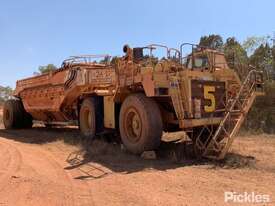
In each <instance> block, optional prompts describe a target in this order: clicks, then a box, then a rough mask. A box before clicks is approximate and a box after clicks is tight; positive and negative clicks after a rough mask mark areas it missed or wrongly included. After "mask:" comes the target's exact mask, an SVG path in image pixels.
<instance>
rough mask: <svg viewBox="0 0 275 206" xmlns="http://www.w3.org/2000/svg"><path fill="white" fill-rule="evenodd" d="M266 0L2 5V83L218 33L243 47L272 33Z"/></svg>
mask: <svg viewBox="0 0 275 206" xmlns="http://www.w3.org/2000/svg"><path fill="white" fill-rule="evenodd" d="M274 8H275V1H272V0H269V1H268V0H261V1H260V0H231V1H229V0H227V1H222V0H205V1H203V0H192V1H184V0H174V1H173V0H151V1H150V0H137V1H132V0H115V1H103V0H101V1H100V0H90V1H89V0H78V1H77V0H55V1H54V0H44V1H41V0H17V1H15V0H6V1H4V0H1V6H0V71H1V73H0V85H4V86H8V85H9V86H12V87H14V86H15V82H16V80H17V79H20V78H24V77H28V76H31V75H32V74H33V72H34V71H36V70H37V68H38V66H39V65H46V64H48V63H53V64H56V65H57V66H60V64H61V62H62V60H63V59H64V58H66V57H68V56H70V55H78V54H103V53H104V54H105V53H109V54H111V55H121V54H122V46H123V45H124V44H125V43H128V44H130V45H133V46H143V45H146V44H149V43H163V44H167V45H168V46H170V47H178V46H179V44H180V43H181V42H193V43H196V42H198V41H199V38H200V36H202V35H208V34H212V33H215V34H220V35H222V36H223V37H224V38H227V37H230V36H235V37H236V38H237V39H238V40H240V41H243V40H244V39H245V38H246V37H248V36H254V35H256V36H262V35H268V34H269V35H272V33H273V31H275V25H274V24H275V12H274Z"/></svg>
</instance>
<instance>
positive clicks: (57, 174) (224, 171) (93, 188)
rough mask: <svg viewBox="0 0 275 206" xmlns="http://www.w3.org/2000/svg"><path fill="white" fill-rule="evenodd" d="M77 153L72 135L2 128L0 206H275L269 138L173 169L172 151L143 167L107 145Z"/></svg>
mask: <svg viewBox="0 0 275 206" xmlns="http://www.w3.org/2000/svg"><path fill="white" fill-rule="evenodd" d="M81 145H85V142H84V140H82V139H81V138H80V137H79V133H78V131H77V129H73V128H62V129H61V128H53V129H46V128H42V127H36V128H33V129H32V130H16V131H7V130H4V129H3V127H1V129H0V162H1V164H0V205H1V206H2V205H12V206H14V205H33V206H37V205H39V206H48V205H49V206H55V205H56V206H60V205H79V206H82V205H83V206H85V205H89V206H93V205H203V206H207V205H209V206H210V205H211V206H212V205H237V204H235V203H225V202H224V192H225V191H234V192H237V193H244V192H255V193H257V194H267V195H270V198H271V201H272V202H271V203H269V204H263V205H275V203H274V201H273V199H275V185H274V183H275V136H271V135H270V136H268V135H259V136H255V135H254V136H245V137H238V139H237V140H236V141H235V142H234V146H233V149H232V152H231V153H230V154H229V155H228V156H227V158H226V159H225V160H224V161H221V162H213V161H202V160H200V161H199V160H196V159H192V158H190V157H189V158H188V157H185V158H184V157H182V156H181V159H180V161H177V162H176V161H175V158H174V155H173V154H174V153H173V152H171V151H174V149H173V148H174V147H171V148H172V149H171V148H170V147H166V148H168V149H167V153H165V152H164V153H165V154H166V155H162V156H161V155H160V157H159V158H158V159H156V160H144V159H142V158H140V157H137V156H133V155H131V154H128V153H127V152H125V151H124V150H123V148H121V146H120V145H119V144H115V143H114V142H111V141H108V139H107V140H106V139H105V140H104V141H102V140H96V141H94V142H93V143H91V146H89V147H87V148H85V147H83V146H81ZM241 205H246V204H241ZM247 205H253V204H252V203H249V204H247ZM257 205H261V204H257Z"/></svg>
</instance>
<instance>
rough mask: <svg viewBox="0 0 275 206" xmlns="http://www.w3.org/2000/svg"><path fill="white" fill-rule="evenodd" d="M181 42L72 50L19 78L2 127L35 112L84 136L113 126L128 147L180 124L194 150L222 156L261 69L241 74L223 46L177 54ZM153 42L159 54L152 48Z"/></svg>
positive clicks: (144, 146) (148, 143)
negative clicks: (55, 65) (117, 51)
mask: <svg viewBox="0 0 275 206" xmlns="http://www.w3.org/2000/svg"><path fill="white" fill-rule="evenodd" d="M185 45H186V44H183V45H181V49H179V50H177V49H170V48H168V47H166V46H162V45H157V44H153V45H149V46H147V47H139V48H134V49H131V48H130V47H129V46H127V45H126V46H124V48H123V50H124V52H125V55H124V56H123V57H115V58H112V59H111V58H110V57H109V56H108V55H103V56H102V55H101V56H95V55H86V56H75V57H71V58H70V59H67V60H65V61H64V62H63V64H62V66H61V67H60V68H59V69H58V70H56V71H51V72H49V73H46V74H42V75H39V76H34V77H31V78H27V79H23V80H19V81H17V84H16V89H15V92H14V99H12V100H9V101H8V102H6V104H5V108H4V124H5V127H6V128H7V129H13V128H22V127H31V126H32V120H39V121H42V122H44V123H45V125H50V124H53V123H55V124H56V123H60V122H71V123H75V124H77V125H79V128H80V131H81V133H82V134H83V135H85V136H87V137H90V138H92V137H94V136H95V135H96V134H98V133H100V132H103V131H104V130H113V131H118V132H119V133H120V136H121V139H122V142H123V144H124V145H125V147H126V149H128V150H129V151H131V152H133V153H136V154H139V153H142V152H143V151H146V150H153V149H156V148H157V147H158V146H159V144H160V141H161V136H162V132H163V131H168V132H173V131H179V130H184V131H186V133H187V134H188V135H189V137H190V139H192V140H193V141H194V145H195V147H196V150H197V151H198V153H200V154H201V155H204V156H206V157H216V158H223V157H224V155H225V154H226V152H227V151H228V149H229V147H230V145H231V144H232V141H233V137H234V136H235V134H236V132H237V131H238V129H239V127H240V125H241V124H242V122H243V120H244V118H245V115H246V114H247V112H248V110H249V108H250V107H251V105H252V103H253V101H254V99H255V97H256V96H257V95H259V94H262V92H263V91H262V75H261V73H260V72H257V71H256V70H251V72H250V73H249V74H248V76H247V78H245V81H244V82H241V81H240V78H239V77H238V75H237V73H236V72H235V71H234V70H232V69H230V68H229V67H228V65H227V62H226V60H225V57H224V54H223V53H221V52H219V51H216V50H212V49H208V48H201V47H198V46H195V45H192V48H193V47H195V48H193V49H192V53H190V54H189V55H187V56H186V57H183V52H182V47H183V46H185ZM157 48H162V49H164V50H165V55H164V57H162V58H159V57H157V56H154V54H153V52H154V51H155V50H156V49H157ZM145 51H148V55H145ZM97 58H103V60H101V61H97V60H95V59H97Z"/></svg>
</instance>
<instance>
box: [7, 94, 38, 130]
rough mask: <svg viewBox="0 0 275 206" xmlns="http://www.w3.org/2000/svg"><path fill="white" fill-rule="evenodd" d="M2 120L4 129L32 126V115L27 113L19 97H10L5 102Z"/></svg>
mask: <svg viewBox="0 0 275 206" xmlns="http://www.w3.org/2000/svg"><path fill="white" fill-rule="evenodd" d="M3 122H4V126H5V128H6V129H20V128H31V127H32V124H33V123H32V116H31V115H30V114H29V113H27V112H26V111H25V109H24V106H23V104H22V102H21V100H19V99H10V100H8V101H6V102H5V104H4V110H3Z"/></svg>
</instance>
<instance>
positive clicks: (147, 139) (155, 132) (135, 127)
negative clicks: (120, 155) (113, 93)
mask: <svg viewBox="0 0 275 206" xmlns="http://www.w3.org/2000/svg"><path fill="white" fill-rule="evenodd" d="M119 128H120V135H121V140H122V142H123V144H124V146H125V147H126V149H127V150H128V151H130V152H132V153H134V154H141V153H142V152H144V151H149V150H154V149H157V148H158V146H159V145H160V141H161V136H162V131H163V125H162V118H161V113H160V110H159V107H158V105H157V103H156V102H155V101H154V100H153V99H150V98H149V97H146V96H145V95H144V94H133V95H131V96H129V97H127V98H126V100H125V101H124V102H123V104H122V107H121V110H120V116H119Z"/></svg>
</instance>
